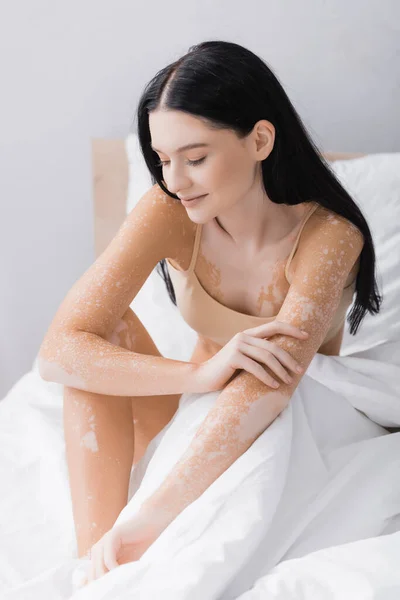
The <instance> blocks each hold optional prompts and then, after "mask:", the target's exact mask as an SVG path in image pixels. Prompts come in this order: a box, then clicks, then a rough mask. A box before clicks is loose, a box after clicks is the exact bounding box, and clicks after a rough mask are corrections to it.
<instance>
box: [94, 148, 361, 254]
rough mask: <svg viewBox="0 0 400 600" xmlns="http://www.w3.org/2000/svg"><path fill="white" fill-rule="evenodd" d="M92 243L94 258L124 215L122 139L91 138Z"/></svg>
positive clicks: (344, 155)
mask: <svg viewBox="0 0 400 600" xmlns="http://www.w3.org/2000/svg"><path fill="white" fill-rule="evenodd" d="M324 156H325V158H326V159H327V160H329V161H333V160H347V159H351V158H358V157H360V156H365V154H361V153H350V152H325V153H324ZM92 173H93V205H94V241H95V255H96V258H97V257H98V256H99V255H100V254H101V253H102V252H103V250H104V249H105V248H106V247H107V246H108V244H109V243H110V241H111V240H112V238H113V237H114V235H115V234H116V232H117V231H118V228H119V227H120V225H121V224H122V222H123V220H124V219H125V216H126V212H125V210H126V198H127V193H128V182H129V168H128V159H127V155H126V149H125V140H124V139H102V138H95V139H92Z"/></svg>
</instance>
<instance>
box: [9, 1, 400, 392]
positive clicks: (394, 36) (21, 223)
mask: <svg viewBox="0 0 400 600" xmlns="http://www.w3.org/2000/svg"><path fill="white" fill-rule="evenodd" d="M0 10H1V14H0V73H1V93H0V103H1V110H0V165H1V167H0V169H1V176H0V208H1V216H0V219H1V220H0V223H1V236H0V274H1V287H0V397H3V396H4V395H5V393H6V392H7V391H8V390H9V389H10V387H11V386H12V385H13V384H14V383H15V382H16V381H17V380H18V379H19V378H20V377H21V376H22V375H23V374H24V373H26V372H27V371H29V370H30V369H31V366H32V363H33V361H34V358H35V356H36V354H37V352H38V349H39V346H40V343H41V340H42V338H43V336H44V334H45V332H46V330H47V327H48V326H49V324H50V322H51V320H52V318H53V316H54V314H55V312H56V310H57V308H58V306H59V304H60V303H61V301H62V299H63V298H64V296H65V294H66V293H67V291H68V290H69V288H70V287H71V286H72V284H73V283H74V282H75V281H76V280H77V279H78V278H79V277H80V276H81V274H82V273H83V272H84V271H85V270H86V269H87V268H88V267H89V265H90V264H91V263H92V262H93V260H94V242H93V208H92V188H91V186H92V181H91V162H90V161H91V156H90V138H92V137H125V136H126V135H127V133H128V130H129V127H130V124H131V120H132V116H133V113H134V110H135V108H136V102H137V100H138V98H139V95H140V93H141V91H142V89H143V86H144V85H145V83H147V81H148V80H149V79H150V78H151V77H152V76H153V75H154V74H155V72H156V71H157V70H158V69H160V68H161V67H163V66H165V65H166V64H167V63H169V62H171V61H172V60H175V59H176V58H177V57H178V56H180V55H181V54H183V53H184V52H186V51H187V50H188V48H189V46H190V45H192V44H194V43H197V42H200V41H203V40H206V39H223V40H228V41H234V42H237V43H240V44H243V45H245V46H247V47H248V48H250V49H251V50H253V51H254V52H256V53H257V54H260V55H261V56H262V57H263V58H264V59H266V60H267V62H268V64H269V65H270V66H271V67H272V69H273V70H274V71H275V73H276V74H277V75H278V77H279V79H280V80H281V82H282V83H283V85H284V87H285V89H286V91H287V93H288V94H289V96H290V98H291V99H292V101H293V102H294V104H295V106H296V108H297V109H298V111H299V113H300V115H301V116H302V117H303V118H304V120H305V122H306V124H307V125H308V127H309V128H310V131H311V133H312V135H313V136H314V138H315V140H316V141H317V143H318V144H320V146H321V147H322V148H323V149H324V150H338V151H349V152H350V151H361V152H383V151H399V150H400V142H399V133H400V126H399V112H398V107H399V106H400V86H399V80H400V77H399V39H400V36H399V23H400V8H399V3H398V2H396V0H369V1H368V2H366V1H365V0H351V2H349V1H348V0H335V2H332V3H328V2H322V1H321V0H302V1H301V2H299V1H298V0H279V1H278V0H247V1H246V2H239V1H236V2H235V1H234V0H231V2H227V1H223V0H219V1H218V0H197V1H196V0H192V1H190V2H189V1H183V0H182V1H178V0H168V2H164V1H162V2H161V1H160V2H157V1H156V2H147V3H145V2H138V1H134V0H109V1H106V0H79V1H78V0H69V1H68V2H67V1H66V0H65V1H64V2H60V1H59V2H54V0H35V1H32V0H30V1H28V0H14V1H13V2H5V1H3V2H2V6H1V9H0Z"/></svg>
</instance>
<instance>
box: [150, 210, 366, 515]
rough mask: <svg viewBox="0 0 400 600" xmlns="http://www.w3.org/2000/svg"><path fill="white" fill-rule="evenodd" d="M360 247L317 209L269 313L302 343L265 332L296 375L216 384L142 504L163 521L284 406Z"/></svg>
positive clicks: (350, 229) (243, 376) (350, 228)
mask: <svg viewBox="0 0 400 600" xmlns="http://www.w3.org/2000/svg"><path fill="white" fill-rule="evenodd" d="M363 245H364V239H363V236H362V234H361V232H360V231H359V230H358V229H357V228H356V227H355V226H354V225H353V224H352V223H350V222H349V221H347V220H346V219H344V218H342V217H339V216H335V217H333V216H332V215H331V213H329V212H328V211H325V210H322V211H321V214H320V217H319V218H318V219H315V220H314V222H313V225H312V226H310V227H308V228H307V231H304V235H303V236H302V238H301V243H300V244H299V246H298V250H297V252H298V260H297V266H296V270H295V272H294V274H293V278H292V281H291V285H290V288H289V291H288V293H287V295H286V298H285V300H284V302H283V304H282V306H281V308H280V310H279V313H278V315H277V317H276V318H277V320H278V321H284V322H286V323H290V324H292V325H294V326H296V327H299V328H300V329H304V330H305V331H307V332H308V333H309V334H310V335H309V337H308V338H307V339H306V340H304V341H303V340H298V339H296V338H293V337H289V336H286V335H281V334H279V335H274V336H272V337H271V338H269V341H272V342H274V343H275V344H278V345H279V346H281V347H282V348H283V349H284V350H286V351H288V352H289V353H290V354H291V356H292V357H293V358H294V359H295V360H296V361H297V362H299V363H300V365H301V366H302V367H303V368H304V371H303V374H300V375H296V374H294V373H293V374H292V373H291V375H292V377H293V382H292V383H289V384H286V383H281V385H280V389H278V390H273V389H271V388H269V387H268V386H267V385H265V384H264V383H263V382H261V381H260V380H259V379H257V378H256V377H255V376H254V375H252V374H250V373H248V372H246V371H242V372H240V373H239V374H238V375H237V377H236V378H235V379H233V381H231V382H230V383H229V384H228V385H227V386H226V387H225V388H224V390H223V391H222V392H221V394H220V395H219V397H218V399H217V401H216V403H215V405H214V406H213V407H212V408H211V409H210V411H209V413H208V415H207V417H206V419H205V420H204V422H203V423H202V425H201V426H200V427H199V430H198V431H197V433H196V435H195V437H194V439H193V441H192V443H191V445H190V446H189V448H188V449H187V451H186V452H185V454H184V455H183V456H182V458H181V459H180V460H179V461H178V463H177V464H176V465H175V466H174V468H173V470H172V471H171V472H170V473H169V474H168V476H167V477H166V479H165V480H164V482H163V484H162V485H161V486H160V488H159V489H158V490H157V491H156V493H155V494H154V495H153V496H152V497H151V498H150V499H149V500H148V502H147V504H148V506H151V507H155V508H156V509H157V510H159V511H162V515H163V518H164V519H165V521H166V522H170V521H172V520H173V519H174V518H175V517H176V516H177V515H178V514H179V513H180V512H181V511H182V510H184V508H185V507H186V506H188V505H189V504H191V503H192V502H194V501H195V500H196V499H197V498H198V497H199V496H200V495H201V494H202V493H203V492H204V491H205V490H206V489H207V488H208V487H209V486H210V485H211V484H212V483H213V482H214V481H215V480H216V479H217V478H218V477H219V476H220V475H221V474H222V473H223V472H224V471H225V470H226V469H227V468H228V467H229V466H230V465H231V464H232V463H233V462H234V461H235V460H236V459H237V458H238V457H239V456H241V455H242V454H243V453H244V452H245V451H246V450H247V449H248V448H249V447H250V446H251V444H252V443H253V442H254V441H255V439H256V438H257V437H258V436H259V435H260V434H261V433H262V432H263V431H265V429H266V428H267V427H268V426H269V425H270V423H271V422H272V421H273V420H274V419H275V418H276V417H277V416H278V415H279V414H280V413H281V412H282V411H283V410H284V409H285V408H286V407H287V405H288V403H289V401H290V399H291V397H292V395H293V393H294V391H295V389H296V387H297V386H298V384H299V382H300V380H301V378H302V376H303V375H304V372H305V371H306V369H307V367H308V365H309V364H310V362H311V361H312V359H313V357H314V356H315V354H316V352H317V350H318V348H319V347H320V345H321V341H322V340H323V339H324V337H325V335H326V332H327V331H328V329H329V327H330V324H331V322H332V319H333V317H334V314H335V312H336V309H337V307H338V304H339V302H340V298H341V295H342V291H343V287H344V286H345V283H346V280H347V278H348V276H349V273H350V271H351V269H352V268H353V266H354V265H355V263H356V261H357V259H358V258H359V255H360V253H361V251H362V248H363ZM265 368H266V370H267V372H268V373H269V374H270V375H272V376H273V373H272V371H271V370H270V369H269V368H267V367H265Z"/></svg>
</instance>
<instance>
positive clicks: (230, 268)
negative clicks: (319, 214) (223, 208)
mask: <svg viewBox="0 0 400 600" xmlns="http://www.w3.org/2000/svg"><path fill="white" fill-rule="evenodd" d="M296 235H297V229H296V230H294V231H293V232H291V233H290V234H289V235H288V236H287V237H286V238H284V239H283V240H280V242H279V243H275V244H271V245H269V246H266V247H265V248H263V250H262V252H259V253H258V254H257V255H256V256H253V257H249V256H246V255H245V254H244V253H243V252H240V251H238V250H235V249H234V248H233V247H232V245H229V244H227V243H226V242H224V241H223V240H222V239H221V238H220V237H217V236H215V235H213V232H212V231H211V230H210V229H208V228H205V227H203V228H202V232H201V238H200V244H199V251H198V255H197V260H196V264H195V274H196V276H197V278H198V280H199V283H200V284H201V286H202V287H203V288H204V290H205V291H206V292H207V294H208V295H209V296H211V297H212V298H213V299H214V300H216V301H217V302H220V303H221V304H223V305H224V306H227V307H228V308H231V309H232V310H235V311H238V312H241V313H244V314H247V315H252V316H257V317H273V316H275V315H276V314H277V313H278V312H279V309H280V307H281V306H282V304H283V301H284V299H285V297H286V295H287V292H288V290H289V286H290V284H289V282H288V281H287V279H286V276H285V267H286V264H287V261H288V258H289V255H290V253H291V250H292V248H293V245H294V242H295V238H296ZM293 268H295V257H294V258H293V261H292V262H291V264H290V266H289V270H288V275H289V279H290V275H291V274H292V270H293Z"/></svg>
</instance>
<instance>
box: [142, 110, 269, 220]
mask: <svg viewBox="0 0 400 600" xmlns="http://www.w3.org/2000/svg"><path fill="white" fill-rule="evenodd" d="M149 127H150V132H151V143H152V148H153V150H154V151H155V152H156V153H157V155H158V157H159V159H160V162H162V163H163V165H162V173H163V180H164V182H165V184H166V187H167V188H168V190H169V191H170V192H172V193H173V194H176V195H177V196H178V197H179V198H181V199H182V198H183V199H185V198H192V197H193V196H202V195H203V194H207V196H206V197H205V198H203V199H202V200H201V201H200V202H198V203H196V204H195V205H194V206H193V207H192V206H185V208H186V210H187V212H188V216H189V218H190V219H191V220H192V221H194V222H198V223H205V222H208V221H210V220H212V219H213V218H215V217H216V216H218V215H220V214H222V213H224V212H225V211H226V210H227V209H229V208H230V207H231V206H233V205H234V204H236V203H237V202H240V201H241V200H242V199H243V198H246V197H247V195H248V193H249V191H250V190H251V188H252V187H253V186H255V185H256V186H257V187H258V186H261V179H257V178H256V174H257V165H258V162H259V160H261V159H260V158H259V159H258V160H257V154H256V152H255V150H256V149H257V145H256V144H255V141H254V136H253V135H252V132H251V133H250V134H249V135H248V136H247V137H246V138H244V139H241V140H240V139H239V138H238V137H237V136H236V134H235V133H234V132H233V131H231V130H225V129H219V130H213V129H210V128H209V127H207V125H205V124H204V123H203V122H202V121H201V120H200V119H198V118H196V117H194V116H192V115H189V114H187V113H184V112H182V111H173V110H156V111H153V112H151V113H150V115H149ZM187 144H205V145H204V146H202V147H197V148H190V149H186V150H182V151H179V148H181V147H182V146H186V145H187Z"/></svg>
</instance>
